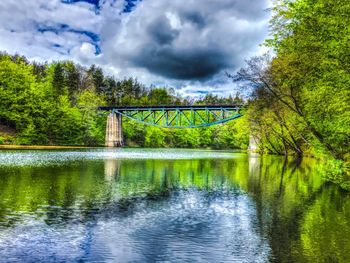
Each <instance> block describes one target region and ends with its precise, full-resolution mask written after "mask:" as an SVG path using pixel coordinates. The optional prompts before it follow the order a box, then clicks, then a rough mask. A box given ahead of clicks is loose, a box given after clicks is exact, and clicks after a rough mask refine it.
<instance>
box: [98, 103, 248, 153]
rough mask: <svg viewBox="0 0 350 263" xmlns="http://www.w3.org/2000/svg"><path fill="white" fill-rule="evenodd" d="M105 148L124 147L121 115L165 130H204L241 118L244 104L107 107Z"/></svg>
mask: <svg viewBox="0 0 350 263" xmlns="http://www.w3.org/2000/svg"><path fill="white" fill-rule="evenodd" d="M98 109H99V110H101V111H109V112H111V113H110V114H109V115H108V118H107V126H106V146H108V147H120V146H123V144H124V141H123V133H122V129H123V128H122V116H124V117H127V118H129V119H132V120H135V121H138V122H141V123H144V124H147V125H152V126H157V127H163V128H202V127H208V126H212V125H217V124H221V123H225V122H228V121H230V120H234V119H236V118H239V117H241V116H242V114H241V109H242V106H241V105H194V106H123V107H119V106H108V107H99V108H98Z"/></svg>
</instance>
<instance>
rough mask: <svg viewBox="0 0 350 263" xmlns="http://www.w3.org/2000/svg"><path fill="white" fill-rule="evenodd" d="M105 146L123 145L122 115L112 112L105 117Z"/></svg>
mask: <svg viewBox="0 0 350 263" xmlns="http://www.w3.org/2000/svg"><path fill="white" fill-rule="evenodd" d="M105 145H106V146H107V147H122V146H123V145H124V140H123V130H122V115H120V114H119V113H115V112H112V113H110V114H109V115H108V117H107V125H106V143H105Z"/></svg>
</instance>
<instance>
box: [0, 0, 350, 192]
mask: <svg viewBox="0 0 350 263" xmlns="http://www.w3.org/2000/svg"><path fill="white" fill-rule="evenodd" d="M271 12H272V19H271V21H270V29H271V34H270V38H269V39H267V40H266V41H265V46H266V47H268V48H269V49H270V50H273V54H274V55H273V56H271V55H269V54H265V55H262V56H259V57H253V58H251V59H249V60H247V62H246V66H245V67H244V68H242V69H240V70H238V71H237V73H235V74H232V75H231V74H230V73H227V76H228V77H229V78H231V79H232V81H233V82H235V83H236V84H237V85H236V86H240V87H241V90H240V92H241V93H235V94H231V96H229V97H220V96H217V95H213V94H206V95H205V96H202V97H200V98H198V99H192V98H189V97H183V96H180V94H177V93H176V90H175V89H169V88H165V87H154V86H151V87H146V86H145V85H143V84H141V83H139V82H138V81H137V79H136V78H129V79H116V78H114V77H112V76H106V75H105V74H104V73H103V71H102V69H101V68H99V67H98V66H95V65H92V66H90V67H89V68H86V67H84V66H82V65H79V64H76V63H74V62H72V61H54V62H50V63H37V62H35V61H29V60H28V59H27V58H25V57H24V56H21V55H18V54H16V55H9V54H7V53H0V145H4V144H17V145H57V146H59V145H74V146H77V147H80V146H81V145H84V146H100V145H103V144H104V136H105V128H106V115H102V114H101V113H100V112H98V111H97V107H98V106H104V105H119V106H122V105H130V106H133V105H145V106H147V105H205V104H244V105H245V107H244V108H245V109H244V112H243V117H241V118H238V119H236V120H234V121H231V122H228V123H226V124H222V125H217V126H213V127H207V128H203V129H174V130H171V129H162V128H157V127H152V126H146V125H144V124H140V123H136V122H133V121H131V120H128V119H125V120H123V133H124V138H125V142H126V146H128V147H145V148H160V147H166V148H211V149H214V150H215V149H223V150H225V149H243V150H246V149H247V148H248V144H249V137H250V136H252V137H253V138H255V139H256V140H257V141H258V142H259V143H258V152H259V153H262V154H279V155H285V156H296V157H297V158H301V157H303V156H313V157H315V158H318V159H321V160H324V162H325V169H324V171H325V176H326V177H327V178H328V179H329V180H330V181H332V182H335V183H337V184H339V185H341V186H342V187H343V188H346V189H348V190H349V189H350V183H349V182H350V179H349V178H350V172H349V170H350V103H349V101H350V89H349V87H350V57H349V54H350V49H349V45H348V36H349V35H350V27H349V26H348V25H349V24H350V2H349V3H345V2H344V1H343V0H332V1H330V0H316V1H311V0H296V1H295V0H293V1H291V0H286V1H276V2H275V3H274V5H273V7H272V8H271ZM315 14H317V15H315ZM241 94H244V95H245V96H247V95H249V96H248V97H249V98H248V99H243V96H241ZM39 147H40V146H39Z"/></svg>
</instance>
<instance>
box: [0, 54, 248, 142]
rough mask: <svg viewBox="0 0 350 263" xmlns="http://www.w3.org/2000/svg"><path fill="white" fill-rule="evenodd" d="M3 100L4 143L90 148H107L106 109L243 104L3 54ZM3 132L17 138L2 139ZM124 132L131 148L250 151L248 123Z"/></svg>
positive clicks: (129, 124) (128, 124) (129, 127)
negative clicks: (185, 95)
mask: <svg viewBox="0 0 350 263" xmlns="http://www.w3.org/2000/svg"><path fill="white" fill-rule="evenodd" d="M0 100H1V103H0V125H1V126H0V143H12V144H35V145H87V146H99V145H103V144H104V138H105V127H106V116H101V112H98V111H97V107H98V106H101V105H169V104H175V105H189V104H233V103H242V100H241V98H240V97H239V96H238V95H237V96H235V97H227V98H220V97H218V96H214V95H212V94H208V95H206V96H205V97H203V98H201V99H198V100H193V99H191V98H183V97H180V96H179V95H176V94H175V91H174V90H173V89H167V88H157V87H152V86H151V87H146V86H145V85H142V84H141V83H139V82H138V81H137V80H136V79H132V78H130V79H122V80H118V79H115V78H114V77H111V76H105V75H104V73H103V71H102V69H101V68H99V67H97V66H95V65H92V66H91V67H89V68H85V67H83V66H81V65H78V64H75V63H73V62H71V61H61V62H52V63H45V64H40V63H36V62H29V61H28V60H27V59H26V58H25V57H24V56H19V55H8V54H6V53H1V54H0ZM1 127H6V130H8V129H12V130H13V133H10V134H9V133H5V132H3V133H2V134H1ZM123 132H124V136H125V140H126V143H127V145H128V146H140V147H191V148H194V147H210V148H217V149H232V148H238V149H240V148H242V149H244V148H247V146H248V132H247V126H246V125H244V119H242V120H237V121H235V122H231V123H228V124H225V125H220V126H215V127H209V128H204V129H161V128H157V127H151V126H146V125H143V124H140V123H137V122H134V121H130V120H126V119H125V120H124V123H123ZM14 134H15V136H14Z"/></svg>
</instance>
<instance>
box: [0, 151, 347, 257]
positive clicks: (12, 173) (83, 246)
mask: <svg viewBox="0 0 350 263" xmlns="http://www.w3.org/2000/svg"><path fill="white" fill-rule="evenodd" d="M0 262H350V195H349V194H348V193H346V192H342V191H341V190H340V189H339V188H338V187H336V186H334V185H329V184H326V183H325V182H324V181H323V180H322V178H321V176H320V165H319V164H318V163H317V162H316V161H315V160H312V159H305V160H304V161H303V162H301V163H298V162H295V161H292V160H290V161H287V162H284V160H283V158H280V157H272V156H269V157H264V158H262V157H259V156H256V155H247V154H243V153H230V152H215V151H197V150H164V149H163V150H131V149H122V150H120V149H118V150H107V149H98V150H70V151H67V150H66V151H47V150H45V151H44V150H35V151H34V150H30V151H29V150H22V151H20V150H11V151H0Z"/></svg>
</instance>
